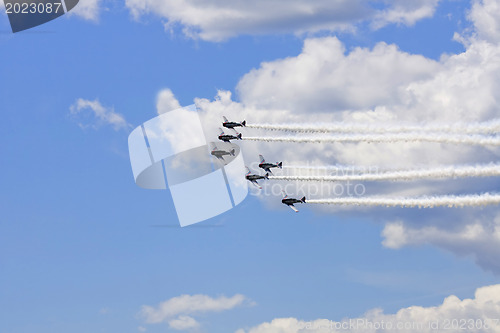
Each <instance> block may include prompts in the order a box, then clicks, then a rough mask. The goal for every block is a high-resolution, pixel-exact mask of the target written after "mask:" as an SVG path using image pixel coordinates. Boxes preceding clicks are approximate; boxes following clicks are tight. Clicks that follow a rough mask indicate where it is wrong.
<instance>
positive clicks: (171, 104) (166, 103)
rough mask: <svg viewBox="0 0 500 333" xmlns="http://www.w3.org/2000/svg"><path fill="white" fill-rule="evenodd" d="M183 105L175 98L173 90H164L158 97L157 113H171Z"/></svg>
mask: <svg viewBox="0 0 500 333" xmlns="http://www.w3.org/2000/svg"><path fill="white" fill-rule="evenodd" d="M180 107H181V105H180V104H179V101H178V100H177V98H175V96H174V94H173V93H172V90H170V89H168V88H166V89H162V90H161V91H160V92H159V93H158V96H157V97H156V111H157V112H158V114H162V113H165V112H169V111H172V110H176V109H179V108H180Z"/></svg>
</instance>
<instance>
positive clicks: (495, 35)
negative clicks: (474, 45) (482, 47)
mask: <svg viewBox="0 0 500 333" xmlns="http://www.w3.org/2000/svg"><path fill="white" fill-rule="evenodd" d="M469 19H471V20H472V21H473V23H474V27H475V31H476V33H477V34H478V36H479V38H481V39H484V40H487V41H489V42H492V43H497V42H499V41H500V3H499V2H498V1H497V0H474V1H473V4H472V9H471V11H470V13H469Z"/></svg>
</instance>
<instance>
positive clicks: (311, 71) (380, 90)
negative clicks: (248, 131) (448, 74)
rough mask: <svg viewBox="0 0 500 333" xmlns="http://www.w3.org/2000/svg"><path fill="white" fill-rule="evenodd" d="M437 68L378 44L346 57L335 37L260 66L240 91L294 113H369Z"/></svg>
mask: <svg viewBox="0 0 500 333" xmlns="http://www.w3.org/2000/svg"><path fill="white" fill-rule="evenodd" d="M439 67H440V66H439V64H438V63H436V62H435V61H433V60H429V59H426V58H424V57H423V56H420V55H410V54H408V53H405V52H401V51H400V50H398V48H397V47H396V46H395V45H387V44H385V43H379V44H377V45H376V46H375V47H374V48H373V49H372V50H370V49H366V48H356V49H354V50H353V51H351V52H350V53H348V54H346V51H345V49H344V45H343V44H342V43H341V42H340V41H339V40H338V39H337V38H335V37H325V38H314V39H308V40H306V41H305V42H304V47H303V49H302V53H301V54H299V55H298V56H297V57H290V58H286V59H282V60H276V61H272V62H267V63H262V64H261V66H260V68H258V69H255V70H252V71H250V73H248V74H246V75H245V76H243V78H242V79H241V80H240V82H239V83H238V86H237V90H238V92H239V94H240V96H241V100H242V102H243V103H244V104H245V105H250V106H255V107H262V108H273V107H274V108H276V107H279V108H285V109H287V110H291V111H295V112H301V113H302V112H304V113H305V112H307V113H310V112H311V111H312V110H314V111H336V110H337V111H338V110H346V109H370V108H373V107H375V106H377V105H384V104H392V105H393V104H397V103H400V102H401V98H402V97H403V95H402V94H401V90H402V89H405V88H406V87H407V86H408V84H410V83H412V82H416V81H419V80H424V79H430V78H431V77H432V76H433V75H434V74H435V72H436V71H437V70H438V69H439Z"/></svg>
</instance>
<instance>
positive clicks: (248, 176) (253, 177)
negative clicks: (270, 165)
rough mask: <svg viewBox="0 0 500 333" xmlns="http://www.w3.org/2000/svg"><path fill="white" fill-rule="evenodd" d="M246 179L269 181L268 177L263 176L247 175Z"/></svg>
mask: <svg viewBox="0 0 500 333" xmlns="http://www.w3.org/2000/svg"><path fill="white" fill-rule="evenodd" d="M245 178H246V179H248V180H258V179H267V177H266V176H261V175H246V176H245Z"/></svg>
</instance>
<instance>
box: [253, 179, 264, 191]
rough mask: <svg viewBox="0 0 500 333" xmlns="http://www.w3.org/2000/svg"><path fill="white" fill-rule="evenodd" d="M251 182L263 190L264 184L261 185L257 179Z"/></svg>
mask: <svg viewBox="0 0 500 333" xmlns="http://www.w3.org/2000/svg"><path fill="white" fill-rule="evenodd" d="M251 182H252V184H254V185H255V186H257V187H258V188H260V189H261V190H262V186H260V185H259V183H257V181H256V180H251Z"/></svg>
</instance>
